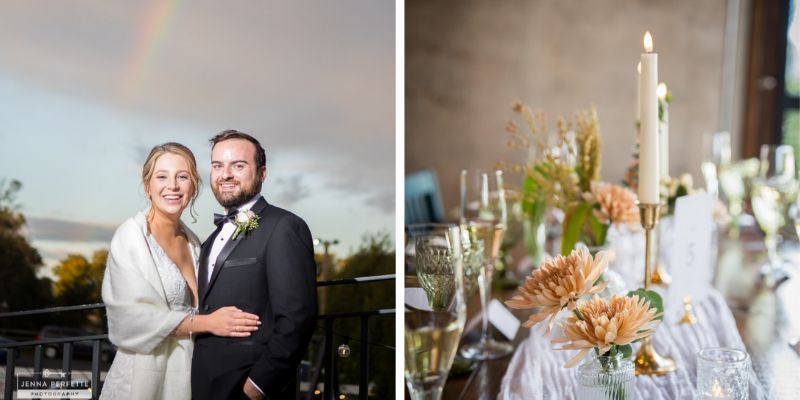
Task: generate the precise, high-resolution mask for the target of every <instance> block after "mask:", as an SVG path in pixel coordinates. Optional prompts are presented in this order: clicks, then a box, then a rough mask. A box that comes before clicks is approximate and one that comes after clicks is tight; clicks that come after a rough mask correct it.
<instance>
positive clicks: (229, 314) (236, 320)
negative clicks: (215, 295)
mask: <svg viewBox="0 0 800 400" xmlns="http://www.w3.org/2000/svg"><path fill="white" fill-rule="evenodd" d="M208 319H209V332H211V333H212V334H214V335H216V336H229V337H247V336H250V334H251V332H255V331H256V330H258V326H259V325H261V321H259V320H258V315H255V314H250V313H247V312H244V311H242V310H240V309H238V308H236V307H234V306H229V307H222V308H220V309H218V310H216V311H214V312H213V313H211V314H209V315H208Z"/></svg>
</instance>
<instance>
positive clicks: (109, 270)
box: [103, 212, 200, 399]
mask: <svg viewBox="0 0 800 400" xmlns="http://www.w3.org/2000/svg"><path fill="white" fill-rule="evenodd" d="M181 225H182V227H183V229H184V232H186V234H187V236H188V237H189V242H190V243H191V245H192V250H193V252H194V254H195V259H197V258H198V257H197V255H198V254H199V247H200V243H199V240H198V239H197V237H196V236H195V235H194V233H192V232H191V230H189V228H187V227H186V226H185V225H183V223H181ZM147 234H148V231H147V221H146V217H145V213H144V212H139V213H138V214H137V215H136V216H135V217H133V218H128V219H127V220H126V221H125V222H124V223H122V225H120V227H119V228H117V231H116V232H115V233H114V237H113V238H112V239H111V248H110V251H109V253H108V262H107V265H106V270H105V275H104V277H103V301H104V302H105V305H106V311H107V313H108V337H109V339H110V340H111V342H112V343H114V344H115V345H116V346H117V347H118V348H119V349H120V350H121V351H124V352H126V353H134V354H135V363H134V368H133V380H132V382H131V391H132V393H131V398H132V399H189V398H191V391H190V377H191V360H192V342H191V341H190V340H189V339H188V338H177V337H175V336H170V333H172V331H174V330H175V328H176V327H177V326H178V325H179V324H180V323H181V321H182V320H183V319H184V318H185V317H186V315H187V313H186V312H185V311H172V310H170V308H169V305H168V303H167V298H166V295H165V292H164V287H163V285H162V283H161V278H160V276H159V273H158V268H157V266H156V263H155V260H154V258H153V256H152V254H151V249H150V247H149V246H148V244H147ZM195 272H196V271H195Z"/></svg>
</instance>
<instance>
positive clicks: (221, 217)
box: [214, 208, 239, 226]
mask: <svg viewBox="0 0 800 400" xmlns="http://www.w3.org/2000/svg"><path fill="white" fill-rule="evenodd" d="M237 213H239V210H238V209H236V208H231V210H230V211H228V214H217V213H214V225H216V226H219V225H220V224H223V223H225V222H226V221H227V220H229V219H234V218H236V214H237Z"/></svg>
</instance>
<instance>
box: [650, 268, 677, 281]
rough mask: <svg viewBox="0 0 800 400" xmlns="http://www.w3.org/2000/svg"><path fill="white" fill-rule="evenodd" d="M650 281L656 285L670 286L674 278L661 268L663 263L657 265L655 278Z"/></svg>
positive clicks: (654, 272) (652, 277)
mask: <svg viewBox="0 0 800 400" xmlns="http://www.w3.org/2000/svg"><path fill="white" fill-rule="evenodd" d="M650 280H651V281H652V284H654V285H661V286H669V284H670V283H672V276H671V275H670V274H669V273H668V272H667V270H665V269H664V268H661V263H656V268H655V271H653V276H651V277H650Z"/></svg>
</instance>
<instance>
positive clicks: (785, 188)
mask: <svg viewBox="0 0 800 400" xmlns="http://www.w3.org/2000/svg"><path fill="white" fill-rule="evenodd" d="M797 184H798V183H797V180H796V179H795V168H794V151H793V149H792V147H791V146H788V145H782V146H775V145H763V146H761V158H760V165H759V175H758V178H755V179H753V184H752V186H753V187H752V193H751V203H752V206H753V214H754V215H755V217H756V222H758V225H759V227H760V228H761V230H762V231H764V244H765V246H766V248H767V264H766V265H764V267H763V269H762V270H763V271H764V272H765V273H767V274H776V273H777V274H782V273H783V272H784V271H783V269H784V266H783V264H784V263H783V261H782V260H781V258H780V257H779V256H778V252H777V245H778V240H779V235H778V234H779V232H780V229H781V228H782V227H783V226H784V224H785V223H786V214H787V207H788V205H789V204H790V203H791V202H792V201H793V200H794V196H795V192H796V191H797Z"/></svg>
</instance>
